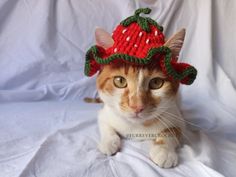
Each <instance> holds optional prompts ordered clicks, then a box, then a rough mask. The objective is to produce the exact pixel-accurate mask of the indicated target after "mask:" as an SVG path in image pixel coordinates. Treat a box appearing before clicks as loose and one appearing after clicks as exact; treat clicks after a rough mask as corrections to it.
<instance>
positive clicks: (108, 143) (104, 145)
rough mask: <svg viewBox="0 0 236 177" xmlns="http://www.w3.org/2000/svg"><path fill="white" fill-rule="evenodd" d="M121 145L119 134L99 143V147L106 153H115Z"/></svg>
mask: <svg viewBox="0 0 236 177" xmlns="http://www.w3.org/2000/svg"><path fill="white" fill-rule="evenodd" d="M120 146H121V140H120V137H119V136H118V135H113V136H111V137H109V138H108V139H106V140H104V141H101V142H100V143H99V144H98V149H99V150H100V151H101V152H102V153H103V154H106V155H112V154H115V153H116V152H117V151H118V150H119V149H120Z"/></svg>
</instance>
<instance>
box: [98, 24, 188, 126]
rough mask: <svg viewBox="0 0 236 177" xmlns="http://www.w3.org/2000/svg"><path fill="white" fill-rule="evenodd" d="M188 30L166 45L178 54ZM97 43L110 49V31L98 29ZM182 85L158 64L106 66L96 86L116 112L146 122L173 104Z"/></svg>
mask: <svg viewBox="0 0 236 177" xmlns="http://www.w3.org/2000/svg"><path fill="white" fill-rule="evenodd" d="M184 36H185V30H181V31H180V32H178V33H176V34H175V35H173V36H172V37H171V38H170V39H169V40H168V41H167V42H166V43H165V46H167V47H169V48H170V49H171V50H172V54H173V55H175V56H176V57H177V56H178V55H179V52H180V50H181V47H182V44H183V41H184ZM95 37H96V43H97V45H99V46H102V47H104V48H109V47H111V46H112V45H113V43H114V41H113V39H112V37H111V36H110V35H109V33H107V32H105V31H104V30H102V29H100V28H98V29H96V32H95ZM178 87H179V83H178V81H171V80H169V79H168V78H167V77H166V76H165V75H164V74H163V73H162V71H161V69H160V68H159V67H158V65H155V64H154V65H153V64H152V65H148V66H142V67H141V66H131V65H128V64H116V65H114V64H109V65H105V66H103V68H102V69H101V71H100V73H99V74H98V77H97V89H98V92H99V95H100V98H101V99H102V100H103V102H104V104H105V105H107V106H108V107H109V109H111V110H112V111H113V112H114V113H116V114H118V115H120V116H121V117H123V118H124V119H127V120H128V121H131V122H145V121H146V120H149V119H153V118H156V117H158V115H160V114H161V113H162V112H164V111H165V110H166V109H167V108H168V107H171V106H173V104H174V102H175V97H176V93H177V90H178Z"/></svg>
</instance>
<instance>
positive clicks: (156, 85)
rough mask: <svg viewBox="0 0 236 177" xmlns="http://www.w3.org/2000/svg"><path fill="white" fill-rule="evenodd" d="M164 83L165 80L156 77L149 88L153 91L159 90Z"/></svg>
mask: <svg viewBox="0 0 236 177" xmlns="http://www.w3.org/2000/svg"><path fill="white" fill-rule="evenodd" d="M164 82H165V81H164V79H161V78H159V77H155V78H153V79H152V80H151V81H150V82H149V88H150V89H152V90H155V89H159V88H161V87H162V86H163V84H164Z"/></svg>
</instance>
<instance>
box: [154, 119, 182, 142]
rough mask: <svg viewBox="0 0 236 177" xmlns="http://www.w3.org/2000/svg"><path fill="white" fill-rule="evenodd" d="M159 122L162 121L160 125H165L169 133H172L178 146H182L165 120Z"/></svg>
mask: <svg viewBox="0 0 236 177" xmlns="http://www.w3.org/2000/svg"><path fill="white" fill-rule="evenodd" d="M158 120H159V121H160V123H161V124H162V125H164V127H166V128H167V129H168V130H169V132H170V133H171V135H172V136H173V138H174V140H175V141H176V143H177V144H178V145H180V144H179V141H178V139H177V138H176V136H175V134H174V132H173V131H172V130H171V129H170V128H169V127H168V125H167V124H166V123H165V122H164V120H161V119H158Z"/></svg>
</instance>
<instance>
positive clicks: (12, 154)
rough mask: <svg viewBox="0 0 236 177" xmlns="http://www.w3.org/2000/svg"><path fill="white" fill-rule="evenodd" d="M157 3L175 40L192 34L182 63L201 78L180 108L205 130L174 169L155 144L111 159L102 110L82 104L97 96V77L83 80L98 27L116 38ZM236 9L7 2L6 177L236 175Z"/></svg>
mask: <svg viewBox="0 0 236 177" xmlns="http://www.w3.org/2000/svg"><path fill="white" fill-rule="evenodd" d="M147 6H148V7H150V8H152V10H153V11H152V13H151V16H152V18H154V19H156V20H157V22H159V23H160V24H161V25H163V26H164V29H165V30H164V32H165V34H166V36H170V35H171V34H173V33H174V32H176V31H177V30H178V29H180V28H182V27H185V28H186V29H187V35H186V40H185V44H184V48H183V52H182V55H181V57H180V59H181V60H182V61H186V62H189V63H191V64H192V65H194V66H195V67H196V68H197V69H198V72H199V73H198V76H197V80H196V81H195V83H194V84H193V85H191V86H182V87H181V90H180V107H181V111H182V113H183V115H184V116H185V118H186V119H187V120H188V121H191V122H192V123H194V124H196V126H190V125H189V128H190V129H197V130H199V129H200V130H201V132H198V131H195V132H194V133H189V135H188V136H189V140H186V144H185V145H184V146H183V148H182V149H181V150H180V157H181V159H180V165H179V166H178V167H176V168H174V169H169V170H165V169H160V168H159V167H157V166H155V165H153V163H152V162H151V161H150V160H149V159H148V156H147V152H146V151H145V148H144V147H145V146H146V144H145V143H134V142H129V141H125V142H124V147H123V149H122V151H121V152H119V153H118V154H117V155H115V156H112V157H105V156H103V155H101V154H100V153H99V152H98V151H97V149H96V142H97V141H98V139H99V134H98V128H97V125H96V114H97V110H98V109H99V108H100V107H101V105H93V104H92V105H91V104H85V103H83V102H82V101H81V100H82V98H83V97H85V96H88V95H90V96H93V95H94V94H95V78H87V77H85V76H84V75H83V67H84V55H85V52H86V50H87V49H88V48H89V47H90V46H91V45H92V44H93V43H94V36H93V33H94V29H95V27H96V26H100V27H103V28H104V29H106V30H107V31H109V32H111V31H112V30H113V28H114V27H115V26H116V25H117V24H118V23H119V22H120V21H121V20H122V19H124V18H125V17H127V16H129V15H131V14H132V13H133V12H134V10H135V9H137V8H139V7H147ZM235 9H236V2H235V1H233V0H231V1H230V0H228V1H221V0H198V1H191V0H157V1H155V0H145V1H144V0H143V1H131V0H119V1H116V0H103V1H99V0H90V1H83V0H68V1H63V0H50V1H49V0H40V1H33V0H32V1H30V0H15V1H7V0H2V1H1V2H0V177H31V176H37V177H44V176H45V177H64V176H71V177H75V176H76V177H77V176H144V175H146V176H214V177H215V176H217V177H218V176H234V175H235V173H236V170H235V163H236V144H235V143H236V138H235V137H236V131H235V126H236V106H235V105H236V91H235V86H236V75H235V71H234V69H235V66H236V63H235V61H236V52H235V41H236V36H235V31H236V23H235V19H236V11H235Z"/></svg>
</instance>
